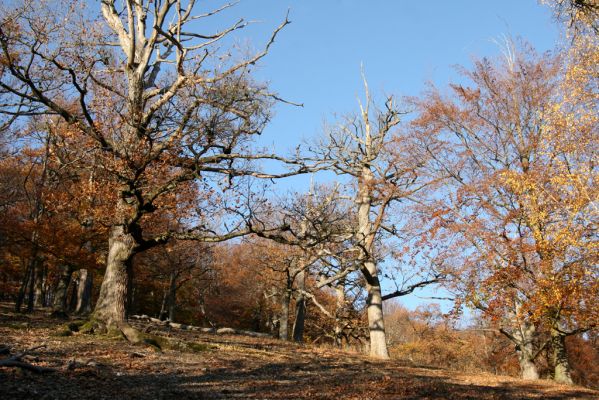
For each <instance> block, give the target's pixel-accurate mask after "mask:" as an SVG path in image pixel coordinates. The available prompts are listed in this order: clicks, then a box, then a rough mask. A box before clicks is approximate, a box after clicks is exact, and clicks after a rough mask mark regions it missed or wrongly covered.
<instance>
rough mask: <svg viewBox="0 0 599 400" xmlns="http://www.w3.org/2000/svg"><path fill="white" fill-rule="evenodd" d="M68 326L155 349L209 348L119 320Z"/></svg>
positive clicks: (197, 349)
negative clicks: (141, 328) (143, 329)
mask: <svg viewBox="0 0 599 400" xmlns="http://www.w3.org/2000/svg"><path fill="white" fill-rule="evenodd" d="M68 328H69V329H71V328H75V329H72V331H74V332H76V331H77V330H78V331H79V332H82V333H87V334H106V335H108V336H113V337H123V338H124V339H126V340H127V341H128V342H130V343H132V344H135V345H145V346H149V347H151V348H153V349H154V350H156V351H162V350H179V351H184V352H199V351H206V350H208V349H209V348H210V347H209V346H208V345H205V344H200V343H194V342H185V341H181V340H175V339H172V338H166V337H164V336H159V335H153V334H150V333H145V332H141V331H140V330H138V329H136V328H134V327H132V326H131V325H130V324H129V323H127V322H120V323H118V324H116V325H113V326H107V325H106V324H105V323H103V322H101V321H98V320H96V319H90V320H89V321H85V322H82V323H80V324H69V325H68Z"/></svg>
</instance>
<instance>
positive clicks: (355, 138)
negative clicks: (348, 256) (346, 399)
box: [317, 79, 439, 359]
mask: <svg viewBox="0 0 599 400" xmlns="http://www.w3.org/2000/svg"><path fill="white" fill-rule="evenodd" d="M364 86H365V91H366V101H365V103H364V104H362V103H360V114H359V115H354V116H349V117H347V118H346V119H345V121H344V122H343V123H342V124H340V126H338V127H337V128H334V129H331V130H330V131H329V132H328V134H327V136H326V138H325V140H324V141H323V142H322V143H321V144H320V146H319V148H318V149H317V153H318V156H319V157H321V158H322V159H323V160H327V161H328V162H329V163H330V165H331V169H332V170H333V171H334V172H335V173H337V174H339V175H344V176H347V177H349V178H350V179H351V182H352V185H353V194H352V196H353V200H354V202H355V204H356V207H357V210H356V214H357V215H356V218H355V220H354V226H353V227H352V228H353V229H352V240H353V245H354V249H355V255H354V257H355V260H356V263H355V264H352V263H349V264H347V265H350V266H352V265H353V267H350V269H348V270H346V271H344V272H343V273H342V275H343V274H346V275H347V273H349V272H350V271H351V270H352V268H357V269H359V270H360V271H361V273H362V275H363V276H364V279H365V281H366V291H367V293H368V298H367V313H368V328H369V332H370V355H371V356H372V357H376V358H383V359H385V358H389V353H388V351H387V343H386V339H385V324H384V317H383V301H384V300H386V299H390V298H394V297H397V296H402V295H405V294H407V293H410V292H411V291H413V290H414V289H416V288H418V287H421V286H424V285H426V284H429V283H434V282H436V281H437V280H438V278H439V276H438V275H435V276H433V277H431V278H430V279H425V280H423V281H422V282H417V283H410V284H409V285H408V287H403V288H398V290H396V291H395V292H393V293H389V294H387V295H383V293H382V291H381V282H380V267H379V265H378V264H379V262H380V257H381V253H380V246H379V244H380V243H379V240H380V239H381V235H382V234H383V233H384V232H391V233H393V234H394V233H395V228H393V227H392V226H389V225H387V224H388V223H389V221H390V216H391V213H390V212H389V211H390V209H391V206H392V205H393V204H394V203H397V202H399V201H401V200H408V199H410V198H411V197H412V196H414V195H415V194H416V193H418V192H419V191H421V190H422V189H423V188H425V187H427V185H428V184H429V183H430V181H429V180H428V179H427V177H426V176H424V175H423V174H421V172H422V167H423V166H424V165H425V160H426V157H424V158H423V157H422V154H421V153H418V152H417V151H416V148H415V147H414V146H413V142H411V141H410V140H408V138H407V137H403V136H400V135H398V133H397V132H394V128H395V127H396V126H397V125H398V124H399V123H400V116H401V113H400V111H399V110H398V108H397V106H396V104H395V101H394V99H393V97H388V98H387V100H386V101H385V105H384V108H383V109H382V110H377V109H374V107H373V101H372V99H371V97H370V92H369V90H368V85H367V83H366V80H365V79H364ZM340 277H341V276H340Z"/></svg>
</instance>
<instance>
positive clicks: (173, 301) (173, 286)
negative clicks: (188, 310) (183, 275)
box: [168, 271, 177, 321]
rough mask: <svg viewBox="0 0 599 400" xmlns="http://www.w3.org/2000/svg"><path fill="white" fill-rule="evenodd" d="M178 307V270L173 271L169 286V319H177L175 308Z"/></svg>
mask: <svg viewBox="0 0 599 400" xmlns="http://www.w3.org/2000/svg"><path fill="white" fill-rule="evenodd" d="M176 307H177V271H173V272H172V273H171V279H170V282H169V288H168V319H169V321H174V320H175V309H176Z"/></svg>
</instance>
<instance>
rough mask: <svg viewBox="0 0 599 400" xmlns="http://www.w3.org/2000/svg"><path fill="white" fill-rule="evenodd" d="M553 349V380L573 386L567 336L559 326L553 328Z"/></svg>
mask: <svg viewBox="0 0 599 400" xmlns="http://www.w3.org/2000/svg"><path fill="white" fill-rule="evenodd" d="M551 349H552V360H551V361H552V364H553V380H554V381H556V382H558V383H564V384H566V385H572V384H573V383H574V382H573V381H572V376H571V374H570V363H569V361H568V352H567V350H566V334H565V333H563V332H562V331H561V329H560V327H559V325H558V326H556V327H553V328H551Z"/></svg>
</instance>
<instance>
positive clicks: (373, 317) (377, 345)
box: [358, 136, 389, 359]
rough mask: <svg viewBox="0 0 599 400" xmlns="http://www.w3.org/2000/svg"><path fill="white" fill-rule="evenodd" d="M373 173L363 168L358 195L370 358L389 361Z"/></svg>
mask: <svg viewBox="0 0 599 400" xmlns="http://www.w3.org/2000/svg"><path fill="white" fill-rule="evenodd" d="M366 139H367V140H366V147H367V148H370V146H371V142H370V137H369V136H368V137H367V138H366ZM373 180H374V177H373V173H372V171H371V170H370V168H369V166H368V165H364V166H363V167H362V176H361V179H360V184H359V193H358V234H359V236H358V239H359V245H360V248H361V251H362V253H363V254H362V257H361V258H362V259H361V261H362V268H361V271H362V274H363V275H364V277H365V278H366V290H367V292H368V299H367V302H366V306H367V311H368V330H369V332H370V356H371V357H374V358H381V359H388V358H389V351H388V350H387V339H386V336H385V320H384V316H383V296H382V293H381V284H380V282H379V276H378V268H377V265H376V263H375V261H374V259H373V254H372V252H373V246H374V236H375V233H376V232H374V231H373V223H372V221H371V220H370V218H371V216H370V212H371V208H372V202H373V197H372V196H373V194H372V190H373V189H372V185H373V183H372V182H373Z"/></svg>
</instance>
